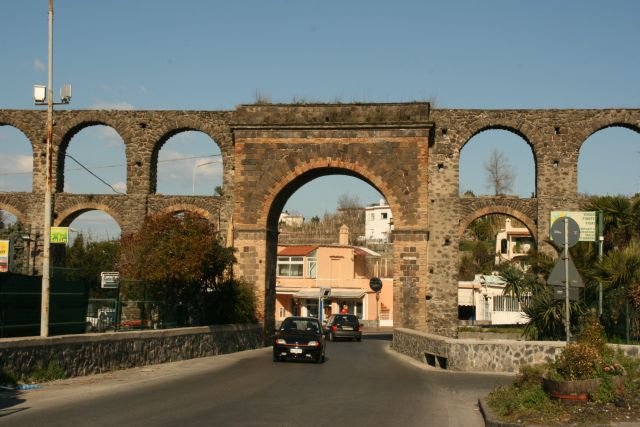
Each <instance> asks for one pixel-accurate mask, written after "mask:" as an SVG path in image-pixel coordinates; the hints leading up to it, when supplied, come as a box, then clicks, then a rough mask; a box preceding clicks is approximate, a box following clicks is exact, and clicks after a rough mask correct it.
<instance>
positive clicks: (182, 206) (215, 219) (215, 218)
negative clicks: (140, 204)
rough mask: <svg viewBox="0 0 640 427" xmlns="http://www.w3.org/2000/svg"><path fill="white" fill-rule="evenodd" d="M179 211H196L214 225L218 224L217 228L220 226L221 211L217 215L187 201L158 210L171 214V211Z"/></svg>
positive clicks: (195, 212)
mask: <svg viewBox="0 0 640 427" xmlns="http://www.w3.org/2000/svg"><path fill="white" fill-rule="evenodd" d="M178 212H191V213H194V214H196V215H198V216H201V217H202V218H204V219H206V220H207V221H209V223H211V224H212V225H214V226H216V229H219V228H220V218H219V214H220V212H218V215H215V214H213V213H211V212H209V211H208V210H206V209H203V208H201V207H198V206H195V205H191V204H187V203H179V204H175V205H171V206H167V207H165V208H162V209H160V210H159V211H158V214H169V213H178Z"/></svg>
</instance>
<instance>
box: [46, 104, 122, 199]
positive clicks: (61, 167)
mask: <svg viewBox="0 0 640 427" xmlns="http://www.w3.org/2000/svg"><path fill="white" fill-rule="evenodd" d="M96 113H99V112H96ZM98 116H99V114H98ZM94 126H106V127H108V128H111V129H113V131H114V132H116V134H117V135H118V136H119V137H120V139H121V140H122V143H123V145H124V149H125V151H124V155H125V163H127V162H128V158H127V141H126V139H125V137H124V136H123V131H122V130H121V129H119V126H118V123H112V122H111V121H109V120H104V119H102V118H100V117H83V118H82V119H81V120H78V121H77V123H73V124H72V125H71V126H70V127H69V128H68V129H66V130H65V131H64V133H63V134H62V136H61V139H60V145H59V147H58V152H57V154H56V157H57V158H56V160H57V166H56V179H55V188H56V192H63V191H64V183H65V179H66V176H65V175H64V172H65V164H66V155H67V151H68V150H69V144H70V143H71V140H72V139H73V138H74V137H75V136H76V135H77V134H78V133H80V132H81V131H83V130H85V129H88V128H91V127H94ZM124 171H125V182H128V177H127V172H128V171H127V167H126V164H125V166H124ZM127 186H128V185H127Z"/></svg>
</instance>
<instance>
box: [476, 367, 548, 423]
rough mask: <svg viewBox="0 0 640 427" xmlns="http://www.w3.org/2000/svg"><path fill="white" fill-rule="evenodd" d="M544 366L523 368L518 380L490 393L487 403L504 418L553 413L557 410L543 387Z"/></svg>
mask: <svg viewBox="0 0 640 427" xmlns="http://www.w3.org/2000/svg"><path fill="white" fill-rule="evenodd" d="M544 371H545V367H544V366H526V367H522V368H521V370H520V374H519V375H518V376H517V378H516V380H515V381H514V382H513V383H512V384H511V385H508V386H505V387H500V388H497V389H495V390H493V391H492V392H491V393H489V396H488V398H487V403H488V404H489V406H490V407H491V408H492V409H493V410H494V411H495V412H496V413H497V414H498V415H500V416H502V417H512V416H521V415H523V414H527V413H540V412H542V413H553V412H554V411H555V410H556V409H555V406H554V404H553V402H552V401H551V399H550V398H549V396H548V395H547V393H546V392H545V391H544V389H543V387H542V379H543V373H544Z"/></svg>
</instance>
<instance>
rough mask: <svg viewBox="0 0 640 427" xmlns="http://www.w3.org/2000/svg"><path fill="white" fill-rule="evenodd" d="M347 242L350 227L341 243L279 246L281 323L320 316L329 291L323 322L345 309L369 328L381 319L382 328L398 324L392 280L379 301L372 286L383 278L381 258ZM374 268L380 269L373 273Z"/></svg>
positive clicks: (278, 308) (278, 314) (386, 283)
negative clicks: (377, 278)
mask: <svg viewBox="0 0 640 427" xmlns="http://www.w3.org/2000/svg"><path fill="white" fill-rule="evenodd" d="M345 229H346V230H345ZM345 231H346V232H345ZM347 243H348V229H347V227H346V226H343V227H342V229H341V233H340V241H339V244H338V245H287V246H285V245H279V246H278V258H277V267H276V268H277V270H276V313H275V316H276V322H279V321H282V320H283V319H284V318H285V317H287V316H293V315H299V316H312V317H318V316H319V313H318V311H319V299H320V295H321V292H322V290H323V289H327V290H329V297H328V298H326V299H325V300H324V302H323V305H324V310H323V316H322V317H323V318H325V319H326V318H327V317H328V316H329V315H330V314H331V313H338V312H340V310H341V309H342V308H343V307H344V306H346V307H347V309H348V311H349V313H351V314H355V315H356V316H358V318H360V319H361V320H362V321H363V323H364V324H365V325H368V326H373V325H376V324H377V320H378V319H379V320H380V325H381V326H393V278H391V277H389V278H381V280H382V283H383V285H382V290H381V291H380V295H378V298H376V293H375V292H373V291H372V290H371V288H370V287H369V282H370V279H371V277H373V276H378V274H379V273H378V270H380V268H377V267H378V264H377V263H376V260H377V259H378V258H380V255H379V254H378V253H376V252H374V251H372V250H369V249H367V248H363V247H358V246H351V245H348V244H347ZM372 265H373V266H374V267H376V268H373V271H369V270H372V269H371V267H370V266H372ZM368 266H369V267H368Z"/></svg>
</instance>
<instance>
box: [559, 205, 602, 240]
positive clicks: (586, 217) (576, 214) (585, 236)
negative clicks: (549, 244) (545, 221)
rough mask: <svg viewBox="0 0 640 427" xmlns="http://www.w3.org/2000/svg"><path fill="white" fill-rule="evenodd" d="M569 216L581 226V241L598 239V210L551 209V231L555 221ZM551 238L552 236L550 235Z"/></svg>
mask: <svg viewBox="0 0 640 427" xmlns="http://www.w3.org/2000/svg"><path fill="white" fill-rule="evenodd" d="M564 217H568V218H571V219H572V220H574V221H575V222H576V223H577V224H578V227H580V239H579V241H580V242H595V241H597V240H598V233H597V230H596V229H597V224H598V215H597V212H596V211H593V212H590V211H551V213H550V221H549V232H550V233H551V228H552V227H553V223H554V222H556V220H558V219H560V218H564ZM549 237H550V238H551V237H552V236H551V235H549Z"/></svg>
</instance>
